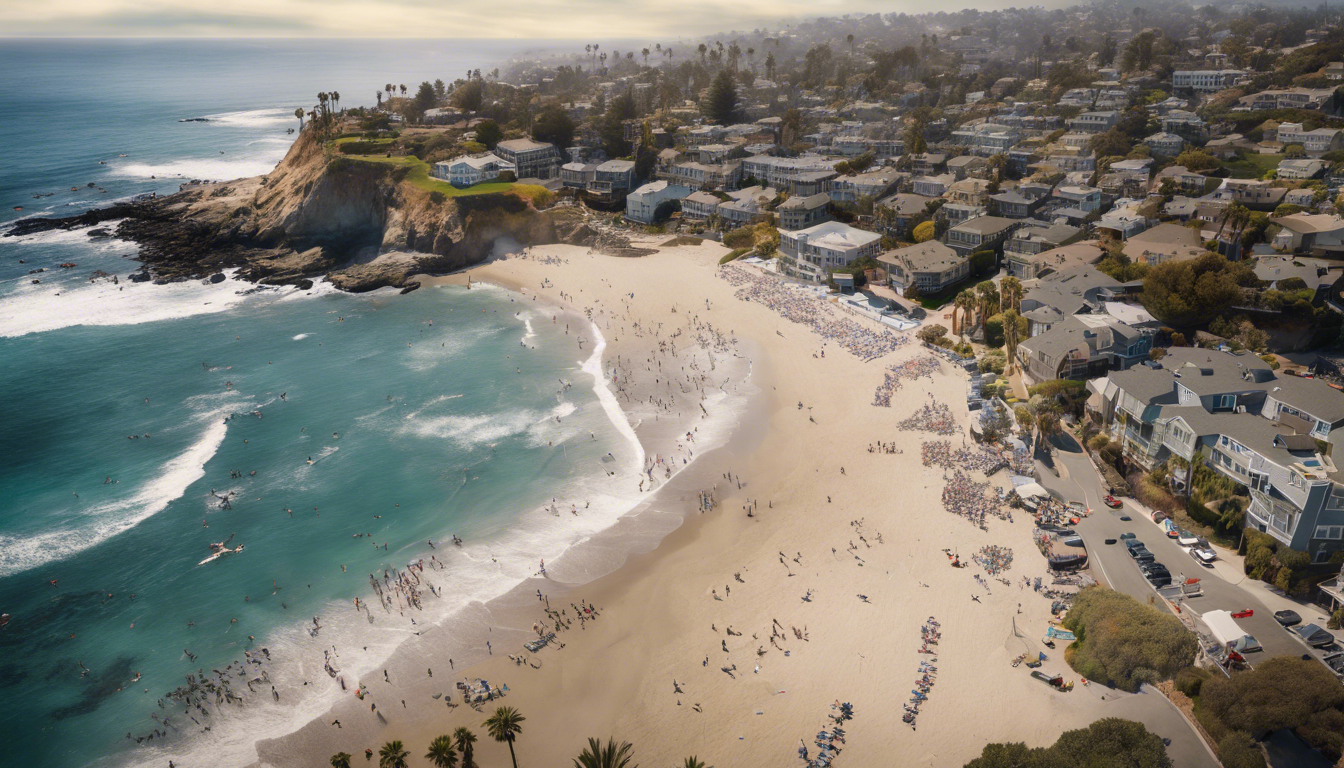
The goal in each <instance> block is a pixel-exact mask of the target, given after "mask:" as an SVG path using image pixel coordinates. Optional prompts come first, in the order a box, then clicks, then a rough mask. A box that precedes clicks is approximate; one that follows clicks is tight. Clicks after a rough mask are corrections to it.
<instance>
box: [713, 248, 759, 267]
mask: <svg viewBox="0 0 1344 768" xmlns="http://www.w3.org/2000/svg"><path fill="white" fill-rule="evenodd" d="M749 251H751V249H750V248H734V249H733V250H731V251H729V252H728V253H726V254H724V256H723V258H721V259H719V263H720V264H727V263H728V262H730V261H736V260H737V259H740V258H742V256H743V255H744V254H746V253H748V252H749Z"/></svg>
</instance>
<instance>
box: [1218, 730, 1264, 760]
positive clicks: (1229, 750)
mask: <svg viewBox="0 0 1344 768" xmlns="http://www.w3.org/2000/svg"><path fill="white" fill-rule="evenodd" d="M1218 760H1219V762H1221V763H1222V764H1223V768H1265V753H1264V752H1261V751H1260V745H1259V744H1256V743H1255V739H1253V738H1251V734H1249V733H1247V732H1245V731H1233V732H1231V733H1229V734H1227V735H1226V736H1224V737H1223V738H1222V740H1221V741H1219V742H1218Z"/></svg>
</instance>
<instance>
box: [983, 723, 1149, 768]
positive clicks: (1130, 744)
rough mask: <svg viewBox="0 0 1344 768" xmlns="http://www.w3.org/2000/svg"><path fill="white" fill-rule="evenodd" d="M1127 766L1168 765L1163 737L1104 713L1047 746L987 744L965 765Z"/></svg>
mask: <svg viewBox="0 0 1344 768" xmlns="http://www.w3.org/2000/svg"><path fill="white" fill-rule="evenodd" d="M1062 765H1068V766H1122V765H1123V766H1128V767H1129V768H1171V758H1169V757H1167V748H1166V746H1165V745H1163V743H1162V738H1161V737H1160V736H1158V735H1157V734H1155V733H1150V732H1149V731H1148V729H1147V728H1145V727H1143V724H1142V723H1136V722H1134V721H1132V720H1122V719H1120V718H1118V717H1107V718H1103V719H1101V720H1098V721H1096V722H1094V723H1092V724H1091V725H1089V726H1088V727H1086V728H1079V729H1077V730H1073V731H1065V732H1064V733H1062V734H1060V736H1059V740H1058V741H1056V742H1055V743H1054V744H1052V745H1050V746H1048V747H1037V748H1035V749H1031V748H1029V747H1027V745H1026V744H1023V743H1021V742H1017V743H1008V744H986V745H985V748H984V749H983V750H982V751H981V753H980V756H979V757H977V758H975V759H974V760H972V761H970V762H969V763H967V764H966V768H1006V766H1013V768H1054V766H1062Z"/></svg>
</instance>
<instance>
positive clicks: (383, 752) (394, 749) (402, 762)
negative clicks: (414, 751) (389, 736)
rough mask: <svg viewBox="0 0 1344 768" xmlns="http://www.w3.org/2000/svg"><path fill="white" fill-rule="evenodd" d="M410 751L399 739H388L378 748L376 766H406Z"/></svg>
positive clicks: (394, 767) (386, 767)
mask: <svg viewBox="0 0 1344 768" xmlns="http://www.w3.org/2000/svg"><path fill="white" fill-rule="evenodd" d="M410 756H411V753H410V752H409V751H408V750H407V749H406V747H405V745H403V744H402V743H401V742H400V741H389V742H387V743H386V744H384V745H383V748H382V749H380V750H378V768H406V765H407V763H406V758H408V757H410Z"/></svg>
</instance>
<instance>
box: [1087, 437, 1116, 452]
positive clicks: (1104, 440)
mask: <svg viewBox="0 0 1344 768" xmlns="http://www.w3.org/2000/svg"><path fill="white" fill-rule="evenodd" d="M1110 442H1111V438H1109V437H1107V436H1106V435H1097V436H1096V437H1093V438H1092V439H1091V440H1088V441H1087V447H1088V448H1091V449H1092V450H1094V451H1100V450H1101V449H1102V448H1105V447H1106V446H1107V444H1109V443H1110Z"/></svg>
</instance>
